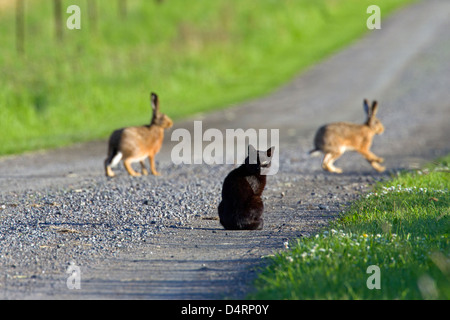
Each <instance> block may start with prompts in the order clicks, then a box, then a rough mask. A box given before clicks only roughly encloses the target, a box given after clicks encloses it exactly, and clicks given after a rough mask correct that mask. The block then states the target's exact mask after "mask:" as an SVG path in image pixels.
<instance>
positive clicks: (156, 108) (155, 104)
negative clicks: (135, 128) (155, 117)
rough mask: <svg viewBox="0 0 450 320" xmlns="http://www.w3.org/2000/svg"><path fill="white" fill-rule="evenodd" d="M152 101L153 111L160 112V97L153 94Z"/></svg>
mask: <svg viewBox="0 0 450 320" xmlns="http://www.w3.org/2000/svg"><path fill="white" fill-rule="evenodd" d="M150 100H151V102H152V108H153V111H159V99H158V95H157V94H156V93H154V92H152V93H151V95H150Z"/></svg>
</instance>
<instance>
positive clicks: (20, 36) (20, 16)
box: [16, 0, 25, 54]
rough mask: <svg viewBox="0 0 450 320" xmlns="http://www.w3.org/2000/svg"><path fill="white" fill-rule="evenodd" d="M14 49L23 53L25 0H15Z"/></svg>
mask: <svg viewBox="0 0 450 320" xmlns="http://www.w3.org/2000/svg"><path fill="white" fill-rule="evenodd" d="M16 49H17V52H18V53H19V54H24V53H25V0H16Z"/></svg>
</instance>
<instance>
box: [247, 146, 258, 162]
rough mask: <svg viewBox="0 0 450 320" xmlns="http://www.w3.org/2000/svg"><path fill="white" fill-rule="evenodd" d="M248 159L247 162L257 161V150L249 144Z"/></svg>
mask: <svg viewBox="0 0 450 320" xmlns="http://www.w3.org/2000/svg"><path fill="white" fill-rule="evenodd" d="M248 159H249V162H248V163H249V164H256V163H258V151H256V149H255V148H254V147H253V146H252V145H251V144H249V145H248Z"/></svg>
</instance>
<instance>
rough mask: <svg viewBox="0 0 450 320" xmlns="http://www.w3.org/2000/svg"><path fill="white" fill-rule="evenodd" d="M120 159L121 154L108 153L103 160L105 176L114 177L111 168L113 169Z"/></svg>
mask: <svg viewBox="0 0 450 320" xmlns="http://www.w3.org/2000/svg"><path fill="white" fill-rule="evenodd" d="M121 159H122V152H117V153H114V152H110V153H109V154H108V157H107V158H106V159H105V174H106V176H108V177H114V176H115V174H114V172H113V171H112V168H113V167H115V166H116V165H117V164H118V163H119V162H120V160H121Z"/></svg>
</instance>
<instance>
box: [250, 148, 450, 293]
mask: <svg viewBox="0 0 450 320" xmlns="http://www.w3.org/2000/svg"><path fill="white" fill-rule="evenodd" d="M449 166H450V156H447V157H446V158H443V159H441V160H439V162H438V164H434V165H430V166H428V167H426V168H425V169H423V170H420V171H417V172H412V173H402V174H400V175H399V176H398V177H396V178H394V179H392V181H389V182H387V183H383V184H380V185H378V186H377V187H375V189H374V190H373V192H372V193H370V194H368V195H366V196H365V197H363V198H362V199H360V200H359V201H357V202H356V203H354V204H353V205H352V206H351V207H350V208H349V209H348V210H347V211H346V212H345V213H343V214H342V215H341V217H340V218H339V219H337V220H336V221H334V222H332V223H331V224H330V227H329V228H327V229H326V230H323V231H321V232H320V233H319V234H317V235H316V236H315V237H311V238H305V239H303V238H302V239H298V240H297V241H294V242H293V243H292V244H291V248H290V249H289V250H286V251H284V252H282V253H280V254H277V255H276V256H275V257H273V258H271V259H272V261H271V262H270V264H269V266H268V267H267V268H266V269H264V270H263V271H262V273H261V274H260V276H259V278H258V279H257V281H256V293H254V294H252V295H251V296H250V298H256V299H450V246H449V244H450V243H449V231H450V221H449V213H450V210H449V207H450V195H449V188H450V179H449V178H450V176H449V174H450V171H449ZM371 265H375V266H378V267H379V268H380V284H381V288H380V289H372V290H370V289H368V287H367V284H366V282H367V280H368V278H369V277H370V276H371V275H372V274H373V273H367V268H368V267H369V266H371Z"/></svg>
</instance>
